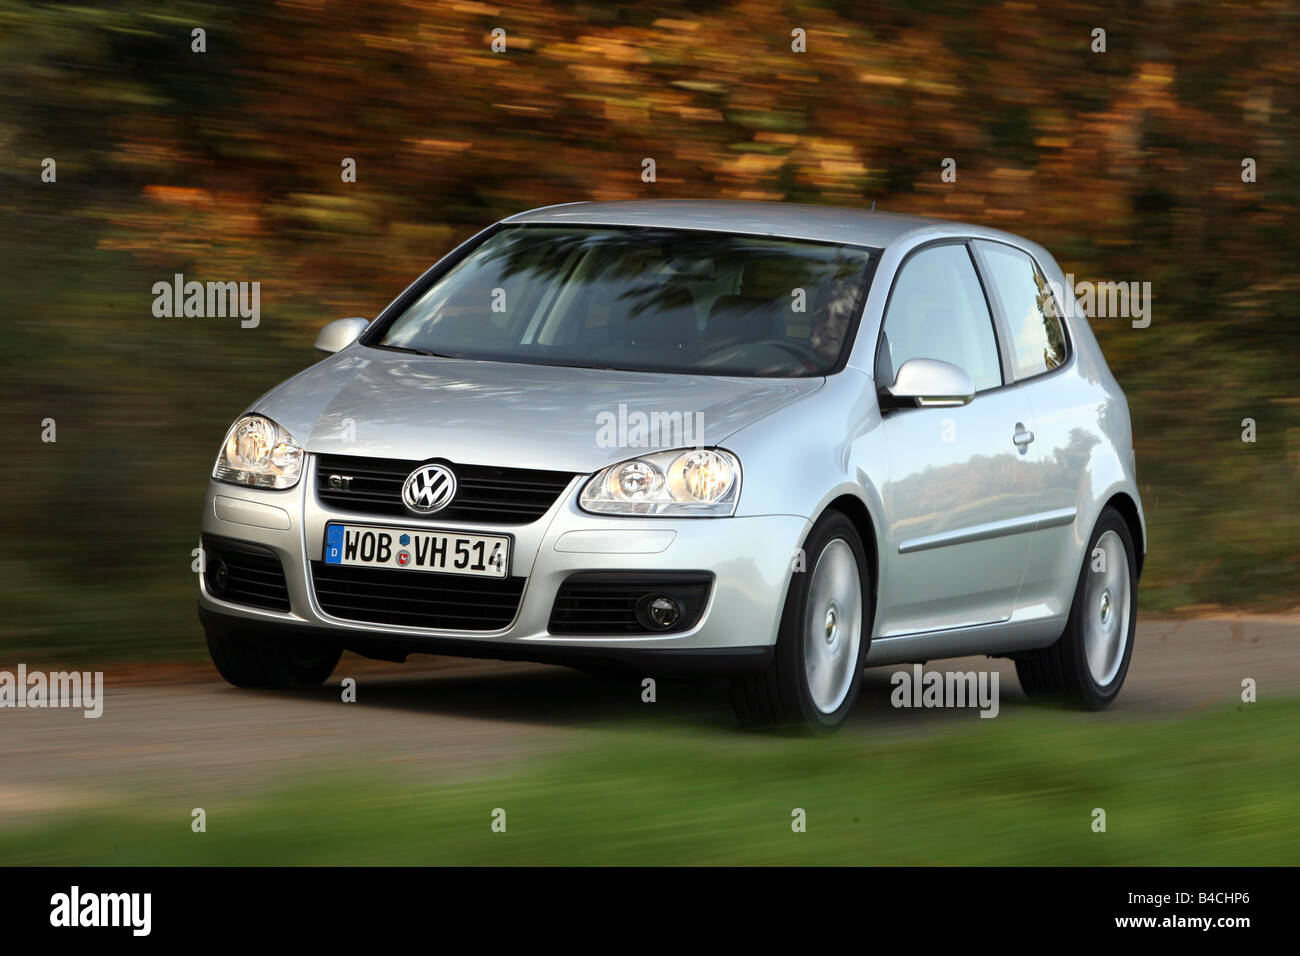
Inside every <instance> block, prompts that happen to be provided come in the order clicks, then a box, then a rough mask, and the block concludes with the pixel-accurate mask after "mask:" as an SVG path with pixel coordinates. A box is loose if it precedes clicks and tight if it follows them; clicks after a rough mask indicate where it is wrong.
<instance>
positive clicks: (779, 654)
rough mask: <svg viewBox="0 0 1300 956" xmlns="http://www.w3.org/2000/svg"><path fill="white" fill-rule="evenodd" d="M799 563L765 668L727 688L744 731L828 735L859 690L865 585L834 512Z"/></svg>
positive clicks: (857, 541) (852, 532) (858, 557)
mask: <svg viewBox="0 0 1300 956" xmlns="http://www.w3.org/2000/svg"><path fill="white" fill-rule="evenodd" d="M804 558H805V562H804V569H802V570H796V571H795V573H794V575H793V576H792V578H791V580H790V593H789V595H788V596H787V597H786V602H785V609H784V610H783V612H782V614H781V627H780V631H779V632H778V635H777V642H776V653H775V656H774V657H773V660H772V665H771V666H770V667H769V668H768V669H767V670H766V671H764V672H763V673H761V674H756V675H753V676H750V677H745V678H742V679H740V680H738V681H736V682H735V683H734V684H733V685H732V688H731V702H732V707H733V708H734V710H735V712H736V716H737V717H738V718H740V722H741V723H742V724H744V725H745V726H747V727H752V728H768V727H798V728H803V729H807V730H812V731H821V732H825V731H830V730H834V729H835V728H837V727H838V726H839V725H840V724H841V723H843V722H844V718H845V717H847V716H848V714H849V711H850V710H852V708H853V703H854V701H856V700H857V697H858V691H859V689H860V688H861V686H862V669H863V662H864V661H865V660H866V655H867V645H868V644H870V643H871V627H872V608H871V585H870V573H869V568H868V565H867V559H866V554H865V552H864V551H863V548H862V539H861V538H860V537H859V536H858V532H857V529H856V528H855V527H854V526H853V522H852V521H850V520H849V519H848V517H847V516H845V515H844V514H841V513H840V512H838V511H832V512H828V513H827V514H825V515H823V516H822V518H821V519H820V520H819V521H818V522H817V524H816V525H814V527H813V529H812V531H811V532H810V533H809V535H808V540H807V541H806V542H805V543H804Z"/></svg>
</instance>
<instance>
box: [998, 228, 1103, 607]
mask: <svg viewBox="0 0 1300 956" xmlns="http://www.w3.org/2000/svg"><path fill="white" fill-rule="evenodd" d="M973 246H974V251H975V255H976V257H977V259H978V261H979V264H980V274H981V275H982V276H983V277H984V281H985V282H986V283H987V284H988V287H989V293H990V296H991V297H992V299H993V301H994V302H995V303H997V304H999V305H1000V307H1001V315H1002V327H1003V328H1004V329H1005V330H1006V338H1007V346H1008V349H1007V351H1008V352H1009V358H1010V372H1011V375H1012V377H1014V379H1015V381H1016V387H1017V388H1018V389H1020V390H1021V391H1022V392H1023V393H1024V394H1025V396H1026V397H1027V398H1028V399H1029V401H1030V403H1031V406H1032V408H1033V410H1034V420H1035V422H1036V423H1037V424H1036V427H1035V429H1034V431H1035V432H1036V436H1035V441H1034V446H1035V448H1036V449H1037V451H1038V463H1039V467H1038V474H1037V476H1036V478H1035V482H1034V484H1035V486H1036V487H1037V488H1038V503H1037V506H1036V507H1037V510H1038V525H1037V527H1036V528H1035V530H1034V532H1033V533H1032V534H1031V535H1030V543H1029V564H1028V566H1027V570H1026V574H1025V580H1024V582H1023V584H1022V585H1021V589H1020V596H1019V598H1018V599H1017V605H1018V606H1019V607H1020V608H1022V609H1024V610H1025V611H1026V612H1027V613H1032V614H1034V615H1036V616H1052V617H1058V616H1062V615H1064V614H1065V613H1066V612H1068V611H1069V609H1070V601H1071V599H1072V598H1073V596H1074V583H1075V580H1076V579H1077V577H1078V573H1079V560H1080V553H1081V550H1082V548H1083V545H1084V541H1083V540H1080V536H1081V535H1086V534H1088V530H1090V529H1088V530H1085V529H1080V528H1077V527H1076V521H1075V519H1076V517H1077V514H1078V504H1079V495H1080V489H1081V488H1082V487H1084V486H1085V485H1086V484H1087V481H1088V478H1087V472H1088V464H1089V461H1090V460H1091V456H1092V454H1093V449H1094V447H1095V446H1096V445H1097V444H1098V443H1099V442H1101V441H1102V440H1103V437H1102V434H1101V428H1100V423H1099V416H1101V415H1103V414H1104V410H1103V409H1102V408H1101V407H1099V406H1098V402H1097V393H1096V391H1095V390H1094V389H1093V388H1092V387H1091V386H1089V385H1088V383H1087V382H1085V381H1082V380H1080V378H1079V377H1078V375H1077V374H1075V373H1074V372H1073V371H1072V370H1070V369H1068V368H1066V366H1067V364H1068V362H1069V358H1070V351H1069V350H1070V343H1069V340H1068V336H1067V335H1066V332H1065V328H1064V324H1063V323H1062V321H1061V317H1060V308H1059V306H1058V304H1057V303H1056V300H1055V298H1054V294H1053V292H1052V289H1051V287H1050V285H1049V284H1048V282H1047V279H1046V278H1045V277H1044V275H1043V272H1042V270H1041V269H1040V268H1039V267H1038V264H1037V263H1036V262H1034V260H1033V259H1032V258H1031V257H1030V256H1029V255H1028V253H1026V252H1024V251H1023V250H1021V249H1017V248H1016V247H1015V246H1010V245H1007V244H1006V243H1002V242H994V241H991V240H985V239H977V240H975V242H974V243H973ZM1067 294H1068V293H1067Z"/></svg>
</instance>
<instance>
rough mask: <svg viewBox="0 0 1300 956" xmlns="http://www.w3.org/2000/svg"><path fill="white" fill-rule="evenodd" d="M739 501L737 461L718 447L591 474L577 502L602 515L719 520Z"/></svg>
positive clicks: (673, 453)
mask: <svg viewBox="0 0 1300 956" xmlns="http://www.w3.org/2000/svg"><path fill="white" fill-rule="evenodd" d="M739 500H740V461H739V460H738V459H737V458H736V456H735V455H733V454H731V452H729V451H722V450H721V449H718V448H692V449H687V450H686V451H680V450H679V451H665V452H659V453H657V454H653V455H643V456H642V457H640V458H632V459H629V460H628V461H621V462H619V463H618V464H617V465H610V466H609V467H608V468H606V469H605V470H604V471H602V472H600V473H598V474H597V475H595V476H594V477H593V478H592V479H591V480H590V481H589V482H587V484H586V486H585V487H584V488H583V489H582V496H581V497H580V498H579V499H578V503H579V505H581V507H582V510H583V511H590V512H592V513H594V514H606V515H651V516H653V515H663V516H679V517H687V518H725V517H728V516H730V515H733V514H735V513H736V502H738V501H739Z"/></svg>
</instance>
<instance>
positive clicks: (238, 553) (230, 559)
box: [203, 535, 289, 611]
mask: <svg viewBox="0 0 1300 956" xmlns="http://www.w3.org/2000/svg"><path fill="white" fill-rule="evenodd" d="M203 562H204V563H203V568H204V570H203V583H204V586H205V587H206V588H207V591H208V593H209V594H211V595H212V596H213V597H215V598H220V599H221V600H223V601H230V602H231V603H232V604H247V605H249V606H250V607H261V608H266V609H268V610H271V611H287V610H289V586H288V584H286V583H285V580H284V567H283V566H282V565H281V564H280V559H279V558H278V557H276V555H275V552H273V551H271V550H270V549H269V548H263V547H261V546H259V545H255V544H248V543H247V542H244V541H233V540H231V539H229V538H216V537H212V536H211V535H204V536H203Z"/></svg>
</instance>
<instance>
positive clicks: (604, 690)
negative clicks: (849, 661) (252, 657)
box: [0, 615, 1300, 826]
mask: <svg viewBox="0 0 1300 956" xmlns="http://www.w3.org/2000/svg"><path fill="white" fill-rule="evenodd" d="M989 668H992V669H994V670H996V671H997V672H998V673H999V675H1000V691H1001V694H1000V699H1001V716H1002V717H1003V719H1007V718H1010V719H1031V718H1032V715H1033V714H1034V713H1035V710H1034V708H1032V707H1031V705H1029V704H1028V703H1027V702H1026V701H1025V700H1024V697H1023V695H1022V694H1021V692H1020V687H1019V684H1018V683H1017V681H1016V679H1015V669H1014V667H1013V666H1012V665H1011V663H1010V662H1008V661H1003V660H990V659H988V658H982V657H979V658H963V659H960V660H954V661H943V662H938V661H936V662H932V663H931V664H930V665H929V669H940V670H962V671H965V670H981V669H989ZM8 669H10V670H13V667H12V666H10V667H9V668H8ZM897 669H898V668H895V667H885V668H873V669H871V670H869V671H868V672H867V675H866V679H865V681H864V685H863V691H862V697H861V699H860V700H859V703H858V705H857V707H856V709H855V711H854V714H853V716H852V717H851V718H850V720H849V722H848V725H847V726H846V727H845V728H844V730H843V731H842V732H843V733H847V734H861V735H880V734H899V733H930V732H934V731H935V730H936V729H939V728H942V727H945V726H951V725H952V723H953V722H955V721H961V720H972V719H977V718H976V716H975V712H973V711H953V710H945V711H937V710H896V709H894V708H893V707H892V706H891V704H890V692H891V689H892V687H891V683H890V675H891V674H892V673H893V672H894V671H895V670H897ZM348 676H352V677H355V678H356V680H357V701H356V702H355V703H343V702H342V701H341V699H340V697H341V694H340V688H339V683H340V681H341V680H342V679H343V678H344V677H348ZM1246 677H1250V678H1254V679H1255V680H1256V682H1257V684H1258V693H1259V695H1260V697H1261V698H1269V697H1278V696H1296V695H1300V617H1298V616H1278V617H1267V616H1249V615H1245V616H1223V617H1213V618H1199V619H1195V620H1187V621H1179V620H1171V619H1166V618H1143V619H1142V620H1141V621H1140V622H1139V626H1138V641H1137V644H1136V646H1135V649H1134V656H1133V662H1132V665H1131V667H1130V670H1129V675H1128V680H1127V683H1126V685H1125V687H1124V690H1123V691H1122V693H1121V694H1120V697H1119V699H1118V701H1117V702H1116V703H1115V705H1113V706H1112V708H1111V709H1110V710H1109V711H1107V712H1106V714H1104V715H1099V716H1098V718H1097V719H1102V720H1104V719H1108V717H1109V715H1112V714H1114V715H1125V716H1129V717H1132V716H1135V715H1137V716H1140V715H1152V716H1161V715H1178V714H1184V713H1188V712H1191V711H1196V710H1198V709H1201V708H1207V707H1213V706H1228V705H1230V704H1232V703H1235V702H1237V701H1239V700H1240V694H1241V685H1242V679H1243V678H1246ZM104 680H105V700H104V712H103V716H102V717H100V718H99V719H96V720H89V719H85V718H84V717H83V716H82V713H81V711H79V710H15V709H5V710H0V729H2V730H3V733H0V826H3V825H13V824H14V823H16V822H18V821H19V820H20V819H24V818H29V817H32V816H39V815H41V814H45V813H51V812H60V811H67V810H70V809H76V808H82V807H88V806H94V805H97V804H102V803H106V802H117V801H120V800H127V801H129V800H131V799H132V798H133V797H134V796H139V795H141V794H145V793H148V794H150V795H157V794H160V793H161V794H175V795H176V796H177V798H178V799H179V798H188V797H190V796H193V797H196V798H197V797H198V796H199V795H203V794H207V795H209V796H210V795H211V794H212V793H213V792H214V789H215V790H218V791H221V792H223V793H227V794H239V795H248V796H252V795H255V794H257V793H260V792H265V791H266V790H268V789H273V788H275V787H278V786H282V785H284V784H286V783H288V782H290V781H292V780H293V779H295V778H300V777H302V776H303V775H304V774H306V773H309V772H311V771H313V770H315V769H329V770H331V771H332V772H334V773H338V772H340V771H341V772H347V771H348V769H349V768H350V767H356V768H363V769H364V770H365V771H366V772H373V773H376V774H384V773H387V774H389V775H390V776H391V775H393V774H396V775H399V776H402V775H405V776H410V777H411V778H414V779H415V780H418V781H420V782H438V781H448V780H456V779H466V778H468V777H474V776H478V775H480V774H483V773H494V772H507V771H509V770H510V769H511V768H513V767H517V766H519V765H520V764H521V762H524V763H527V762H529V761H531V760H532V759H534V758H539V757H544V756H545V755H547V754H550V753H554V752H556V751H557V750H561V749H563V748H568V747H577V746H582V745H584V743H589V742H591V741H592V740H593V739H595V738H596V737H597V736H599V735H607V734H618V733H625V732H627V728H629V727H632V728H636V729H639V730H645V729H647V728H650V727H653V726H654V724H655V722H656V721H659V720H663V719H671V720H674V721H678V722H687V723H690V724H694V725H697V726H698V727H699V728H700V729H701V730H702V731H703V732H707V733H715V734H720V735H725V734H732V733H739V732H740V731H738V730H736V729H735V727H734V723H733V720H732V717H731V712H730V709H729V707H728V704H727V700H726V693H725V688H724V687H723V686H721V685H717V684H713V685H708V684H704V685H701V684H688V683H676V682H672V683H668V682H661V683H660V685H659V687H658V700H657V702H656V703H654V704H646V703H643V702H642V700H641V688H640V685H639V684H638V683H637V682H635V681H632V682H622V681H614V682H611V681H607V680H600V679H597V678H593V677H589V676H587V675H585V674H581V673H579V672H577V671H573V670H569V669H566V668H560V667H547V666H543V665H532V664H516V663H502V662H493V661H468V660H456V659H447V658H429V657H415V658H412V659H411V662H409V663H407V664H405V665H400V664H391V665H390V664H376V663H374V662H370V661H363V660H361V659H359V658H355V657H351V656H345V658H344V660H343V661H342V662H341V663H340V665H339V668H338V670H336V672H335V674H334V676H333V677H332V678H331V679H330V683H329V685H328V686H326V687H325V688H323V689H321V690H320V691H318V692H313V693H307V694H291V693H279V692H270V691H241V690H237V689H235V688H232V687H230V686H228V685H226V684H225V683H224V682H222V681H221V680H220V679H219V678H218V677H217V675H216V673H215V672H214V671H212V670H211V669H210V668H209V667H207V666H206V665H194V666H188V665H186V666H180V667H177V666H163V667H157V666H125V665H122V666H118V667H117V668H113V667H108V668H106V670H105V674H104ZM195 805H200V804H199V803H196V804H195Z"/></svg>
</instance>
